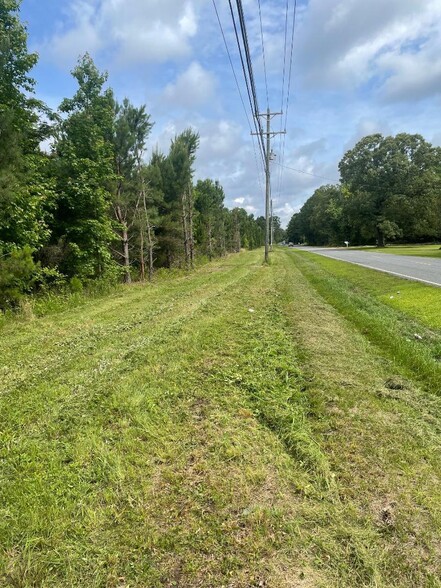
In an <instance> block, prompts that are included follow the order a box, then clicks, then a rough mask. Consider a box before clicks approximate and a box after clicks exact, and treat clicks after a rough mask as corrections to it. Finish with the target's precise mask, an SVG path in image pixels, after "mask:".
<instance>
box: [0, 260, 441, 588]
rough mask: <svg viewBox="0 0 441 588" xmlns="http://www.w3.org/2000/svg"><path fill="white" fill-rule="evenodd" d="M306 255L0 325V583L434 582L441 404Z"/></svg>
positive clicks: (281, 587)
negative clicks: (330, 295)
mask: <svg viewBox="0 0 441 588" xmlns="http://www.w3.org/2000/svg"><path fill="white" fill-rule="evenodd" d="M300 255H303V254H300ZM302 259H303V258H301V259H300V263H301V262H302ZM300 269H301V271H300V270H299V267H298V266H297V265H296V264H295V262H294V258H293V256H292V255H291V252H276V254H275V255H274V258H273V262H272V264H271V265H270V266H267V267H263V266H262V265H261V253H260V252H252V253H244V254H241V255H239V256H232V257H230V258H228V259H227V260H224V261H222V262H215V263H212V264H209V265H207V266H204V267H203V268H201V269H200V270H198V271H197V272H196V273H195V274H193V275H191V276H184V277H181V278H178V279H176V280H175V281H173V282H163V283H160V284H156V285H154V286H152V287H147V288H143V287H139V286H133V287H131V288H127V289H125V290H124V292H120V293H115V294H114V295H112V296H109V297H107V298H105V299H103V300H92V301H89V302H87V303H86V304H85V305H83V306H82V307H81V308H77V309H72V310H66V311H64V312H62V313H59V314H54V315H51V316H48V317H44V318H41V319H36V320H34V321H32V322H30V323H28V324H23V323H21V324H19V325H17V324H16V325H13V324H8V325H6V326H5V328H4V330H3V331H2V335H5V336H4V337H2V339H1V341H0V353H1V357H2V364H1V367H0V370H1V376H2V377H1V379H0V392H1V395H0V421H1V424H0V431H1V433H0V435H1V442H0V447H1V448H3V449H0V460H1V461H0V505H1V507H0V509H1V510H0V513H1V517H0V521H1V522H0V544H1V546H2V555H1V558H2V559H1V563H0V570H1V571H0V584H1V585H5V586H11V587H22V588H24V587H26V588H28V587H34V586H39V587H40V586H41V587H44V588H46V587H55V586H56V587H58V586H60V587H64V586H66V587H67V586H69V587H77V586H78V587H80V586H81V587H83V586H88V587H89V586H90V587H109V588H110V587H112V588H113V587H115V588H116V587H118V588H123V587H125V588H129V587H130V588H132V587H143V588H146V587H152V588H153V587H155V588H156V587H160V586H164V587H173V586H175V587H182V588H184V587H186V588H187V587H190V588H192V587H194V588H196V587H202V588H204V587H206V588H209V587H216V588H217V587H221V586H225V587H227V586H228V587H229V588H230V587H231V588H245V587H247V588H249V587H253V586H256V587H257V586H266V587H269V588H285V587H287V588H288V587H293V586H300V587H312V586H324V587H330V586H339V587H340V586H342V587H348V588H349V587H351V588H352V587H353V586H372V587H373V586H377V587H378V586H379V587H384V588H386V587H388V588H389V587H393V586H397V587H398V586H400V587H401V586H409V587H415V586H431V587H435V586H440V585H441V584H440V583H439V580H438V578H439V577H440V576H441V568H440V563H439V562H440V557H439V556H440V545H439V539H438V538H439V530H440V517H441V513H440V508H439V507H440V504H441V502H440V496H439V490H438V488H439V480H440V475H441V473H440V465H439V464H440V463H441V461H440V459H439V457H440V445H441V444H440V441H441V422H440V419H439V416H438V415H439V414H440V412H439V408H440V407H441V406H440V404H441V403H440V401H439V400H438V399H437V398H434V397H431V396H427V394H426V395H424V394H423V393H422V392H420V391H419V389H418V388H416V387H415V386H414V385H413V384H412V382H405V383H404V384H403V385H402V387H401V388H399V389H392V388H391V387H390V381H395V382H396V381H397V378H398V377H402V374H401V371H402V369H403V368H402V366H401V364H399V363H398V362H397V363H393V362H391V361H390V360H389V359H386V358H385V357H378V353H377V349H376V347H373V346H372V345H371V344H370V343H369V342H368V340H367V339H366V337H365V335H363V334H360V333H359V332H358V331H357V330H356V329H354V327H353V326H352V324H351V323H348V322H347V321H346V320H345V319H343V318H342V316H341V315H340V313H339V312H337V311H336V310H335V309H334V308H333V306H332V305H329V304H328V303H326V302H325V301H324V299H323V297H322V296H321V295H320V294H318V293H317V291H316V287H317V284H312V282H311V281H310V276H309V275H307V272H306V271H305V268H304V267H302V266H301V265H300ZM387 382H389V384H387V385H386V383H387ZM400 382H403V381H402V380H400ZM388 386H389V387H388Z"/></svg>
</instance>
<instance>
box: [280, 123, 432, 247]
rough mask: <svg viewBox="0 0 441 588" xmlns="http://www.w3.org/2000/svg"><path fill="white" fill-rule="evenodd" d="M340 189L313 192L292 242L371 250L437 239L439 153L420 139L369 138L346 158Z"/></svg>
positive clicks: (296, 218) (293, 223)
mask: <svg viewBox="0 0 441 588" xmlns="http://www.w3.org/2000/svg"><path fill="white" fill-rule="evenodd" d="M339 170H340V175H341V184H340V185H337V186H332V185H327V186H321V187H320V188H318V189H317V190H316V191H315V192H314V194H313V195H312V196H311V197H310V198H309V199H308V200H307V201H306V202H305V204H304V205H303V207H302V209H301V210H300V212H299V213H296V214H295V215H293V217H292V218H291V220H290V223H289V225H288V229H287V238H288V240H290V241H292V242H307V243H310V244H313V245H327V244H337V243H339V244H341V243H343V241H345V240H347V241H350V242H351V243H352V244H354V245H355V244H365V243H366V244H374V243H376V244H377V245H378V246H379V247H383V246H384V245H385V243H386V241H392V240H396V239H400V240H402V241H407V242H412V241H424V240H438V239H441V190H440V188H441V149H440V148H439V147H433V146H432V145H431V144H430V143H428V142H427V141H425V140H424V139H423V137H421V136H420V135H409V134H406V133H401V134H399V135H396V136H395V137H383V136H382V135H380V134H375V135H369V136H367V137H364V138H363V139H361V141H359V142H358V143H357V144H356V145H355V147H354V148H353V149H351V150H349V151H348V152H347V153H345V155H344V157H343V159H342V160H341V162H340V164H339Z"/></svg>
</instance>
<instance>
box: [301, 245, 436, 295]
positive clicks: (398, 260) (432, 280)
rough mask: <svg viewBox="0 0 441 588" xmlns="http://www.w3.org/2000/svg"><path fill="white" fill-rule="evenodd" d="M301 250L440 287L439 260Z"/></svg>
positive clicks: (368, 252)
mask: <svg viewBox="0 0 441 588" xmlns="http://www.w3.org/2000/svg"><path fill="white" fill-rule="evenodd" d="M302 249H303V250H306V251H311V252H312V253H317V254H319V255H324V256H326V257H332V258H333V259H340V260H343V261H348V262H349V263H355V264H357V265H362V266H363V267H369V268H371V269H376V270H379V271H381V272H386V273H388V274H393V275H395V276H399V277H401V278H407V279H409V280H417V281H418V282H426V283H427V284H432V285H433V286H439V287H441V259H435V258H431V257H414V256H410V255H392V254H389V253H375V252H373V251H354V250H352V249H326V248H323V247H320V248H317V247H302Z"/></svg>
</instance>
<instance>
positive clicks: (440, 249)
mask: <svg viewBox="0 0 441 588" xmlns="http://www.w3.org/2000/svg"><path fill="white" fill-rule="evenodd" d="M363 251H375V253H393V254H394V255H415V256H417V257H437V258H439V259H441V245H440V244H439V243H438V244H437V245H387V247H372V248H371V247H366V248H363Z"/></svg>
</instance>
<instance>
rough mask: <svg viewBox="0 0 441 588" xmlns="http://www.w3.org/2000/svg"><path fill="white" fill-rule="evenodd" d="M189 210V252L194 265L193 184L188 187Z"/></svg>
mask: <svg viewBox="0 0 441 588" xmlns="http://www.w3.org/2000/svg"><path fill="white" fill-rule="evenodd" d="M187 207H188V208H187V211H188V232H189V240H190V243H189V253H190V267H191V269H193V267H194V236H193V190H192V186H191V184H190V185H189V187H188V196H187Z"/></svg>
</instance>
